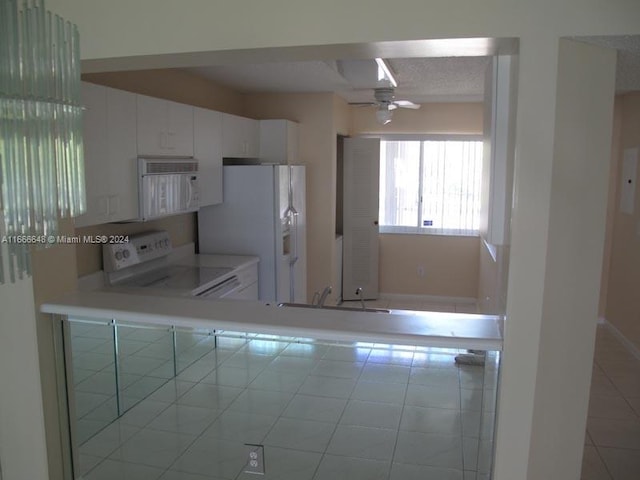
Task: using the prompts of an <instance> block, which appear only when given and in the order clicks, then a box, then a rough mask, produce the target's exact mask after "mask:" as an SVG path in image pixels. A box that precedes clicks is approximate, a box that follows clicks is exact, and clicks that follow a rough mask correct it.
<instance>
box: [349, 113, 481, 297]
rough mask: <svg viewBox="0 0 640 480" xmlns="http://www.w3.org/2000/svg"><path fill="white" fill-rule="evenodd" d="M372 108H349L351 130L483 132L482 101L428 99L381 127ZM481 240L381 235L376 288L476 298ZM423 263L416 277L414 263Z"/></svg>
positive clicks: (356, 133) (361, 132) (440, 132)
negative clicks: (420, 275) (441, 101)
mask: <svg viewBox="0 0 640 480" xmlns="http://www.w3.org/2000/svg"><path fill="white" fill-rule="evenodd" d="M375 111H376V109H375V108H369V107H364V108H363V107H351V131H352V134H353V135H362V134H388V135H392V134H482V116H483V109H482V103H426V104H423V105H422V107H421V108H420V109H418V110H409V109H398V110H395V111H394V114H393V120H392V121H391V123H388V124H387V125H380V124H379V123H378V122H377V121H376V118H375ZM479 244H480V242H479V238H478V237H452V236H445V235H409V234H384V235H380V267H379V281H380V291H381V292H383V293H400V294H410V295H430V296H445V297H467V298H470V297H472V298H476V296H477V295H478V273H479V264H478V261H479V253H480V250H479ZM418 266H424V267H425V276H424V277H418V275H417V267H418Z"/></svg>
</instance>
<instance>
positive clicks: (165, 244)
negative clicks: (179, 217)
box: [164, 238, 169, 247]
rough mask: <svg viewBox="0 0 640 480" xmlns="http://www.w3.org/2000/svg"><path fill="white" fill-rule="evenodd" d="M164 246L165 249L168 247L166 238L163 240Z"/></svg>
mask: <svg viewBox="0 0 640 480" xmlns="http://www.w3.org/2000/svg"><path fill="white" fill-rule="evenodd" d="M164 246H165V247H168V246H169V239H168V238H165V239H164Z"/></svg>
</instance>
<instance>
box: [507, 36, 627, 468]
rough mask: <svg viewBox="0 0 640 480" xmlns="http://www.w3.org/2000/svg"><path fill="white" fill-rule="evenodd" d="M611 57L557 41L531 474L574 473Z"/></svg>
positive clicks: (582, 421) (596, 280)
mask: <svg viewBox="0 0 640 480" xmlns="http://www.w3.org/2000/svg"><path fill="white" fill-rule="evenodd" d="M615 63H616V53H615V52H614V51H611V50H605V49H602V48H598V47H594V46H591V45H586V44H584V43H579V42H573V41H569V40H561V42H560V52H559V68H558V87H557V88H558V90H557V95H558V97H557V101H556V118H555V126H556V128H555V138H554V143H553V149H554V152H553V153H554V162H553V172H552V179H551V199H550V200H551V201H550V206H551V208H550V218H549V238H548V241H547V266H546V272H545V285H544V305H543V312H542V315H543V322H542V328H541V332H540V345H542V346H543V347H544V350H541V352H540V353H541V354H540V355H539V357H538V375H537V379H536V391H535V404H534V411H533V434H532V442H531V452H530V455H531V457H533V458H544V459H546V460H545V462H536V463H533V464H531V465H530V467H529V476H530V478H536V479H537V478H540V479H542V478H579V476H580V461H581V459H582V452H583V447H582V445H581V443H580V439H582V438H584V432H585V428H586V416H587V407H588V402H589V396H588V395H585V394H584V393H585V392H586V391H588V389H589V385H590V381H591V369H592V366H591V359H592V358H593V348H594V342H595V329H596V322H597V316H598V315H597V313H598V301H599V295H598V293H599V289H600V272H601V269H602V252H603V246H604V231H605V218H606V205H607V188H608V181H609V178H608V177H609V176H608V172H609V157H610V151H611V143H610V140H609V142H603V141H600V140H599V138H598V137H599V136H605V137H607V138H609V139H610V138H611V130H612V127H613V101H614V89H615ZM566 225H570V226H571V227H570V228H567V227H566ZM588 292H591V295H586V294H587V293H588ZM568 341H570V345H568ZM508 361H509V357H505V363H506V362H508ZM568 379H571V380H570V381H568ZM557 425H562V428H561V429H559V428H557ZM551 431H553V432H554V435H553V436H549V435H548V432H551ZM559 452H561V454H560V453H559Z"/></svg>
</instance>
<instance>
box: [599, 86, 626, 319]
mask: <svg viewBox="0 0 640 480" xmlns="http://www.w3.org/2000/svg"><path fill="white" fill-rule="evenodd" d="M622 103H623V97H621V96H620V95H617V96H616V99H615V102H614V106H613V107H614V108H613V133H612V140H611V158H610V159H609V194H608V197H607V221H606V228H605V237H604V253H603V255H602V274H601V276H600V300H599V303H598V317H599V318H600V319H605V317H606V314H607V312H606V310H607V298H608V295H609V275H610V273H611V272H610V267H611V254H612V253H613V228H614V222H615V218H616V212H617V203H616V201H617V198H618V182H619V180H618V178H619V175H620V172H619V171H618V163H619V161H620V156H621V155H622V151H621V149H620V145H621V142H622V138H621V135H622Z"/></svg>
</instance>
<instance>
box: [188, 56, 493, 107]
mask: <svg viewBox="0 0 640 480" xmlns="http://www.w3.org/2000/svg"><path fill="white" fill-rule="evenodd" d="M488 62H489V57H445V58H408V59H401V58H400V59H391V60H388V63H389V65H390V66H391V70H392V71H393V73H394V75H395V77H396V79H397V81H398V87H397V88H396V90H395V94H396V99H402V100H411V101H413V102H415V103H424V102H428V101H432V102H433V101H480V100H482V93H483V91H484V71H485V68H486V65H487V64H488ZM368 64H373V65H374V67H375V62H374V61H373V60H358V61H327V62H323V61H307V62H278V63H261V64H235V65H223V66H212V67H199V68H192V69H190V71H191V72H193V73H196V74H198V75H201V76H203V77H206V78H208V79H210V80H212V81H214V82H216V83H218V84H221V85H224V86H227V87H230V88H233V89H234V90H237V91H239V92H242V93H259V92H279V93H284V92H290V93H302V92H305V93H308V92H335V93H336V94H338V95H340V96H341V97H342V98H344V99H345V100H347V101H348V102H367V101H372V100H373V89H374V88H375V87H376V86H380V85H379V84H378V82H377V78H376V77H375V74H374V75H373V76H371V78H370V80H368V81H367V80H366V78H364V79H363V75H362V74H361V75H360V76H359V78H358V79H357V80H356V79H355V76H352V75H347V74H346V73H345V71H346V70H348V71H349V72H353V71H354V70H360V71H361V72H362V73H363V74H364V73H366V74H367V75H369V72H370V71H371V70H372V69H371V68H370V65H368ZM376 68H377V67H376ZM374 70H375V69H374ZM341 73H343V74H344V76H343V75H341ZM347 78H349V80H350V81H348V80H347Z"/></svg>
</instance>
